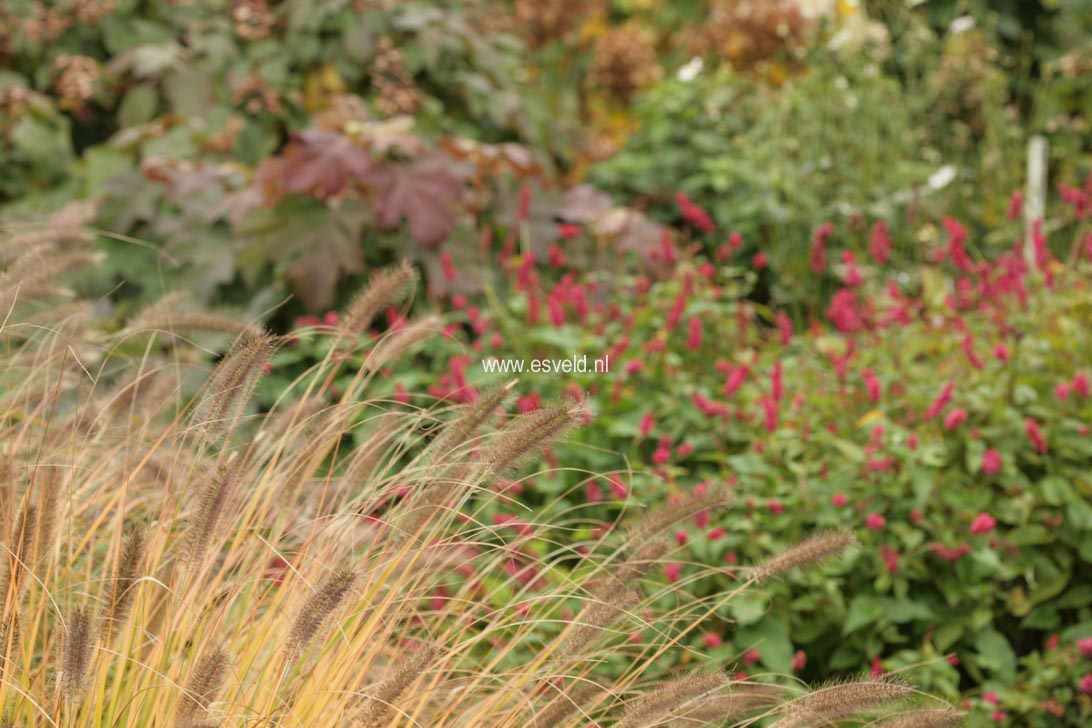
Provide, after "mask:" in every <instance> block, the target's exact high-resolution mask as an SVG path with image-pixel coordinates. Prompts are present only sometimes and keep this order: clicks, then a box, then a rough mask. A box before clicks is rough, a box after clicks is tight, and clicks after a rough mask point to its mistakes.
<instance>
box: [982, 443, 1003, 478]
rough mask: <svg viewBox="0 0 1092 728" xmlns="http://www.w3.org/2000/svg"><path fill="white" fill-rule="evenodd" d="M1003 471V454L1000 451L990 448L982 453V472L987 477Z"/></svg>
mask: <svg viewBox="0 0 1092 728" xmlns="http://www.w3.org/2000/svg"><path fill="white" fill-rule="evenodd" d="M1000 469H1001V453H1000V452H999V451H998V450H995V449H993V448H990V449H989V450H987V451H986V452H984V453H982V472H983V473H986V474H987V475H991V474H993V473H996V472H997V471H998V470H1000Z"/></svg>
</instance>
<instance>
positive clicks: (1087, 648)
mask: <svg viewBox="0 0 1092 728" xmlns="http://www.w3.org/2000/svg"><path fill="white" fill-rule="evenodd" d="M1077 649H1078V650H1079V651H1080V653H1081V655H1083V656H1084V657H1092V637H1085V638H1084V639H1080V640H1077Z"/></svg>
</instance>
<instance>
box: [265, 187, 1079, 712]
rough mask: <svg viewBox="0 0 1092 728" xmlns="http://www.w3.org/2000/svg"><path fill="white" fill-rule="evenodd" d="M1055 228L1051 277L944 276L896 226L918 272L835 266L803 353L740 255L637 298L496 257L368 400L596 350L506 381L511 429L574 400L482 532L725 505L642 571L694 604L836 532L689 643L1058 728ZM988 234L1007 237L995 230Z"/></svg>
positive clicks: (1071, 659)
mask: <svg viewBox="0 0 1092 728" xmlns="http://www.w3.org/2000/svg"><path fill="white" fill-rule="evenodd" d="M1081 195H1082V196H1081V197H1080V199H1081V200H1084V202H1080V200H1076V201H1077V202H1078V203H1079V204H1078V209H1077V214H1078V215H1083V216H1086V215H1087V209H1088V208H1087V195H1088V191H1087V190H1086V191H1085V192H1083V193H1081ZM1082 205H1083V206H1082ZM1076 222H1077V219H1075V218H1074V216H1073V212H1072V211H1067V212H1065V213H1064V214H1062V213H1061V211H1059V216H1058V217H1057V218H1055V219H1052V221H1051V225H1052V226H1054V227H1056V228H1058V230H1059V232H1057V233H1055V237H1059V238H1061V239H1062V240H1063V241H1068V240H1072V241H1073V245H1074V248H1073V250H1072V251H1071V252H1072V254H1073V256H1074V257H1073V258H1072V260H1073V261H1074V262H1073V263H1071V264H1070V265H1065V264H1063V263H1062V262H1060V261H1059V260H1057V259H1056V258H1055V257H1054V256H1053V255H1052V254H1051V253H1050V252H1049V250H1048V247H1047V245H1046V243H1047V241H1046V240H1041V242H1040V245H1039V247H1038V248H1037V249H1038V251H1039V252H1038V253H1037V262H1036V263H1035V264H1033V265H1032V266H1031V267H1030V268H1029V267H1028V266H1027V265H1026V264H1025V263H1024V262H1023V256H1022V253H1021V252H1020V251H1019V250H1017V251H1015V252H1009V253H1006V254H1004V255H1002V256H1000V257H999V258H997V259H994V260H989V259H983V258H980V257H977V256H976V257H974V258H972V257H970V256H969V254H968V252H967V251H968V250H972V249H973V248H972V246H973V244H974V243H975V240H974V238H969V237H968V236H967V231H966V230H965V229H964V228H963V227H962V226H961V225H959V223H957V222H956V221H954V220H953V219H951V218H948V219H945V220H944V221H942V223H943V224H941V225H934V224H933V223H931V222H928V221H922V222H919V225H918V228H917V229H911V230H910V231H908V234H912V235H913V236H915V237H917V236H922V235H924V236H925V237H926V239H929V240H931V241H932V242H931V243H930V249H929V251H928V256H927V257H928V259H929V261H928V262H923V263H922V264H921V265H919V266H916V267H913V268H909V269H899V268H893V267H891V266H890V265H882V264H877V263H875V262H869V263H868V264H864V263H861V264H860V265H859V266H858V267H857V268H856V271H857V275H859V276H860V279H859V280H857V279H855V278H853V277H852V276H851V274H850V273H848V272H847V270H846V269H845V268H843V269H839V273H840V275H842V276H843V278H844V279H845V282H844V283H843V286H842V287H841V288H839V289H838V290H837V291H836V292H835V293H834V294H833V296H832V297H831V298H830V299H829V300H828V303H827V306H826V308H825V310H824V311H823V314H822V320H820V319H819V318H817V319H816V320H813V321H811V322H810V323H809V324H808V325H807V327H806V328H805V329H804V330H800V326H799V325H797V326H794V325H793V324H792V322H791V319H789V317H787V316H785V315H784V314H783V312H779V311H777V310H774V309H767V308H765V307H762V306H758V305H756V304H754V303H750V302H748V301H747V300H746V296H747V294H748V293H749V291H750V289H751V287H752V286H753V285H754V282H755V280H756V278H758V277H759V276H761V275H762V273H761V272H760V271H759V272H758V273H757V274H756V271H755V270H753V266H752V264H750V263H747V262H744V261H740V260H739V258H738V255H739V253H735V256H736V257H734V258H729V259H728V260H726V261H723V262H722V263H720V264H714V263H713V262H711V261H709V260H706V259H704V258H703V257H698V258H696V259H694V258H690V257H689V256H687V255H685V254H684V253H681V252H679V251H676V250H673V249H672V248H671V247H670V246H667V247H665V249H664V250H663V251H662V254H663V257H662V258H661V261H662V260H664V259H671V258H672V257H674V256H679V257H678V260H677V261H676V263H675V264H674V265H672V266H669V268H670V269H671V270H672V271H673V272H672V273H671V274H670V275H669V276H668V277H666V278H664V279H662V280H659V281H653V280H651V279H647V278H644V277H637V278H623V279H621V280H619V279H617V278H610V277H604V276H600V277H596V276H594V275H592V276H590V277H585V276H580V275H579V274H577V273H576V272H575V270H574V269H572V268H571V267H570V264H569V262H568V261H567V259H566V255H567V252H568V251H569V249H570V247H571V246H573V245H574V243H573V242H571V241H564V240H560V239H559V241H558V243H557V244H556V246H555V248H554V249H553V250H552V251H551V255H550V257H549V259H548V261H544V263H548V265H545V266H542V265H536V264H534V262H533V259H531V258H529V257H528V256H526V255H524V256H522V257H520V256H518V255H517V256H509V257H507V258H506V256H505V253H504V252H502V253H501V257H500V262H501V265H502V266H504V267H505V269H506V270H508V271H509V279H508V283H507V284H503V285H502V286H501V291H507V293H502V294H501V295H500V296H499V297H497V298H495V299H494V305H492V306H488V307H486V308H485V309H482V310H479V309H478V308H477V307H475V306H473V305H472V302H467V301H466V300H464V297H461V296H456V297H455V298H454V299H452V301H451V303H453V304H454V306H455V307H456V309H457V312H456V313H454V322H459V323H460V324H461V328H462V329H463V330H464V331H466V332H467V333H468V334H469V337H468V339H463V338H462V336H461V335H459V336H457V337H456V338H455V339H454V340H452V341H451V342H450V343H449V344H448V345H447V351H446V353H445V352H443V351H441V349H442V348H443V347H435V348H433V349H432V350H430V352H428V358H429V359H430V360H432V361H433V362H434V363H433V364H432V365H431V367H430V368H432V369H433V370H434V369H435V367H437V366H440V367H444V368H446V370H447V371H446V373H445V374H444V375H443V376H441V378H440V379H439V380H438V381H437V380H435V379H430V378H429V377H428V375H426V374H425V371H427V369H423V370H414V371H390V372H389V375H390V380H389V381H390V385H389V386H390V387H391V388H390V390H389V395H390V396H391V397H393V398H395V399H398V400H400V401H413V393H414V392H418V391H421V390H422V389H423V388H425V387H426V386H427V387H429V393H430V394H431V395H439V396H445V397H449V398H451V399H453V400H455V401H460V400H462V399H465V398H466V397H467V396H468V395H469V392H470V391H471V389H473V388H477V387H480V386H482V384H483V382H487V381H490V380H492V379H495V378H496V377H499V376H502V375H500V374H492V375H490V374H488V373H487V372H486V371H485V368H484V366H483V364H482V361H484V360H486V359H490V358H492V357H501V358H515V359H517V360H520V361H523V362H525V364H526V363H527V362H529V361H530V360H531V359H533V358H544V359H562V358H565V357H568V356H571V355H573V354H577V355H583V354H587V356H588V358H589V361H591V360H594V358H596V357H600V356H604V355H607V354H609V355H610V357H611V360H610V361H611V371H610V374H609V375H607V376H604V375H602V374H595V373H587V374H574V375H572V376H564V377H558V376H557V375H556V374H553V375H551V374H539V375H537V376H536V375H535V374H529V373H525V374H523V375H522V377H521V378H522V379H523V381H527V382H533V383H535V384H536V390H537V391H536V393H535V394H534V395H531V396H527V397H524V398H523V399H521V401H520V405H521V407H522V408H524V409H528V410H530V409H534V408H535V407H537V406H539V403H540V402H545V401H548V400H550V399H551V398H553V397H556V396H558V395H560V394H561V393H562V391H563V390H564V391H573V390H574V388H575V390H576V391H583V392H585V393H586V394H588V395H589V396H590V397H591V401H592V402H593V404H594V406H595V408H596V410H597V417H596V419H595V421H594V422H593V423H592V424H591V425H590V426H589V429H588V430H587V432H586V434H585V435H584V436H583V437H582V438H581V439H580V440H579V441H577V442H572V443H566V444H561V445H559V446H557V452H556V456H557V461H558V462H566V463H569V464H571V465H573V466H574V467H573V470H571V471H568V472H566V473H565V474H561V475H558V474H550V475H542V476H533V477H530V478H528V479H525V480H521V481H519V482H518V483H515V484H513V485H512V486H511V487H510V492H511V493H512V494H514V495H517V496H518V499H519V505H517V504H513V506H512V507H511V508H506V507H504V506H503V505H501V504H496V503H495V504H493V508H487V509H486V510H487V513H488V514H490V515H491V516H492V517H493V518H495V519H497V520H498V522H504V521H505V519H508V518H514V517H521V518H522V517H529V516H523V515H522V512H521V509H522V508H523V507H525V506H530V507H532V509H541V508H546V509H547V510H548V512H549V513H551V514H553V515H557V514H559V513H560V514H566V513H571V514H572V519H573V528H574V531H573V534H575V536H576V537H577V538H579V537H580V535H581V534H582V533H583V532H582V530H581V527H580V523H581V521H582V520H583V516H582V515H581V514H583V513H597V514H602V511H604V510H605V511H606V512H607V513H612V512H613V513H621V512H624V511H625V510H626V509H627V508H628V506H629V504H630V503H631V502H633V501H637V502H641V503H648V502H656V501H659V500H661V499H664V498H671V497H672V494H679V493H684V492H689V491H691V490H693V489H695V488H701V487H704V484H709V483H717V484H719V483H724V482H727V483H729V484H731V485H732V487H733V488H734V489H735V490H736V492H737V495H738V498H737V502H736V505H735V506H734V507H732V508H729V509H728V510H727V511H726V512H725V513H724V514H723V515H722V516H720V517H715V518H713V519H704V518H698V519H696V520H695V522H694V523H692V524H690V526H689V527H687V528H685V529H682V530H680V531H679V533H678V534H677V539H678V543H679V544H681V545H684V546H685V547H686V548H685V550H684V553H683V554H682V555H680V556H679V558H678V560H677V563H675V564H674V565H672V566H670V567H669V568H667V569H665V570H664V573H663V574H662V578H663V579H665V580H666V581H674V580H682V581H683V582H685V581H687V578H688V574H690V573H691V571H690V566H688V562H695V563H704V564H711V563H712V564H721V565H723V566H724V567H725V568H726V569H727V571H726V573H725V575H724V576H723V577H722V578H719V579H712V580H708V579H707V580H702V581H699V582H697V583H695V584H694V585H692V587H693V588H694V589H696V590H697V592H698V593H705V594H715V593H718V592H720V591H722V590H724V589H726V588H729V587H730V585H731V584H732V582H733V572H734V570H735V569H738V568H742V567H744V566H745V565H746V564H747V563H751V562H754V561H757V560H760V559H762V558H763V557H764V556H765V555H766V554H768V553H769V552H770V551H771V550H773V549H775V548H777V547H778V546H779V545H781V544H784V543H788V542H791V541H793V540H794V539H796V538H799V537H800V536H801V535H802V534H803V533H805V532H806V531H808V530H812V529H814V528H816V527H820V528H823V527H836V526H843V527H844V526H851V525H852V526H857V527H862V528H863V529H864V530H865V533H866V534H867V535H866V536H865V537H864V538H863V539H862V540H863V547H862V548H861V549H860V551H859V552H858V553H857V555H856V556H855V557H854V558H852V559H850V560H849V561H848V562H847V564H846V567H845V568H844V569H841V570H839V571H838V572H837V573H836V574H834V575H833V576H831V575H830V573H829V572H828V573H825V574H819V573H815V574H807V575H804V576H802V577H800V579H799V580H797V581H791V582H788V583H785V584H781V585H775V586H773V587H771V589H770V594H775V593H776V594H779V595H780V596H782V597H787V599H784V600H783V602H782V603H783V604H784V605H785V606H783V607H771V606H770V602H769V601H768V599H767V598H766V597H757V598H754V599H751V600H744V601H742V602H737V603H736V605H735V606H734V607H733V608H732V609H730V610H723V611H721V612H718V613H716V614H715V615H711V618H710V620H709V621H708V623H707V624H706V625H704V627H703V628H704V629H705V630H706V633H705V634H704V635H703V636H700V637H699V636H695V638H694V647H695V648H697V649H703V650H707V651H710V652H712V653H713V654H724V655H728V654H742V653H745V652H748V651H750V650H752V649H753V650H755V651H754V652H748V654H749V657H748V658H747V660H746V661H745V662H747V661H750V662H753V663H754V667H753V669H754V670H772V671H777V672H785V671H792V670H796V671H798V672H800V673H801V674H802V675H803V676H806V677H808V678H824V677H830V676H832V675H837V674H840V673H843V672H852V671H853V670H854V669H855V668H857V667H859V666H860V665H862V664H869V663H872V664H873V666H874V668H875V669H877V670H904V669H905V670H909V671H910V672H911V673H912V674H913V675H915V679H918V680H921V681H922V682H923V683H924V684H927V685H929V686H930V688H931V689H934V690H938V691H942V692H944V693H946V694H949V695H952V696H956V695H958V694H960V693H963V694H964V695H967V696H968V699H969V700H970V701H971V703H970V705H971V706H972V707H974V708H975V716H976V717H975V720H976V721H978V720H979V719H981V721H983V722H986V723H989V722H990V720H991V718H990V716H991V715H992V714H993V713H994V712H996V711H998V710H1000V711H1004V712H1006V713H1008V714H1009V715H1010V716H1012V717H1013V719H1014V720H1018V721H1019V722H1020V723H1021V724H1025V725H1036V726H1055V725H1059V724H1064V725H1072V726H1078V725H1083V724H1084V722H1085V721H1086V720H1087V719H1088V717H1089V710H1090V707H1092V706H1090V705H1089V702H1088V698H1087V696H1084V695H1083V694H1082V692H1081V686H1080V684H1079V682H1080V680H1081V679H1082V677H1083V675H1084V672H1086V670H1082V666H1081V665H1079V664H1077V663H1076V662H1075V659H1077V658H1076V655H1077V649H1076V647H1075V644H1076V640H1077V639H1079V638H1084V637H1087V636H1089V635H1092V612H1090V611H1089V608H1088V602H1089V595H1090V594H1092V580H1090V578H1089V576H1090V573H1092V572H1090V564H1092V551H1090V550H1089V545H1088V539H1087V538H1086V536H1087V533H1088V530H1089V529H1090V528H1092V509H1090V508H1089V488H1090V487H1092V486H1090V483H1089V481H1088V478H1087V474H1086V473H1085V472H1084V465H1085V464H1086V463H1087V462H1088V459H1089V457H1092V434H1090V422H1092V396H1090V394H1089V386H1090V385H1089V377H1092V371H1090V370H1089V368H1088V362H1089V361H1092V340H1090V339H1089V337H1088V331H1087V327H1085V326H1083V325H1082V322H1083V321H1085V320H1087V319H1088V317H1089V315H1090V314H1092V288H1090V282H1089V277H1088V276H1089V270H1090V268H1089V261H1090V254H1092V250H1089V249H1088V246H1089V244H1090V242H1089V241H1090V238H1089V231H1088V228H1087V225H1086V224H1084V225H1083V226H1081V225H1080V224H1075V223H1076ZM562 232H564V233H565V234H566V235H571V234H572V231H571V230H567V229H566V230H563V231H562ZM997 232H998V233H999V234H1006V235H1008V236H1009V237H1010V239H1011V238H1016V237H1018V232H1019V227H1018V226H1015V225H1009V226H1006V227H1004V228H1003V229H1001V230H999V231H997ZM838 252H839V251H837V250H835V249H833V248H832V249H831V250H829V251H828V252H827V254H828V256H829V258H830V260H837V259H838V258H839V256H838ZM938 259H939V260H940V261H942V262H932V261H934V260H938ZM392 320H394V321H395V322H396V324H397V319H392ZM794 329H795V331H794ZM455 331H457V330H453V333H454V332H455ZM468 344H469V347H468V346H467V345H468ZM300 347H302V348H297V349H296V350H293V351H289V352H286V353H285V355H284V356H285V358H284V359H282V360H281V362H280V363H279V366H281V367H283V374H282V375H283V376H287V377H291V376H292V371H293V361H298V360H300V359H301V357H302V359H303V360H304V361H306V360H308V359H309V358H310V357H311V356H313V354H309V353H308V350H307V347H308V345H307V343H306V341H304V342H301V344H300ZM437 359H438V360H437ZM275 376H276V375H275ZM619 453H621V454H622V455H624V456H625V458H626V460H627V462H628V463H629V464H630V471H629V472H625V471H623V472H618V473H617V474H616V475H615V476H613V477H608V478H595V477H591V478H589V476H588V475H586V474H587V473H597V472H603V471H604V470H609V469H612V468H616V467H617V462H618V460H617V459H618V454H619ZM535 518H536V519H537V518H538V516H535ZM558 537H561V536H558ZM839 595H844V596H839ZM995 694H996V695H997V696H999V697H998V698H997V699H996V700H995V698H994V695H995ZM995 702H996V703H997V704H996V705H995V704H994V703H995ZM1059 711H1060V712H1059ZM1063 718H1064V720H1063ZM1059 721H1062V722H1061V723H1059Z"/></svg>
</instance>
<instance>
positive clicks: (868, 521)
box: [865, 513, 887, 531]
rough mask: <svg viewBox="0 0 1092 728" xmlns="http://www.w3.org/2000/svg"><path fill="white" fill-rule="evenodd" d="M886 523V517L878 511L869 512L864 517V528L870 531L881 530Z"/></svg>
mask: <svg viewBox="0 0 1092 728" xmlns="http://www.w3.org/2000/svg"><path fill="white" fill-rule="evenodd" d="M886 525H887V519H886V518H884V517H883V516H882V515H880V514H879V513H869V514H868V516H867V517H866V518H865V528H867V529H868V530H870V531H882V530H883V529H884V526H886Z"/></svg>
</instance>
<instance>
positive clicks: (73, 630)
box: [57, 607, 92, 699]
mask: <svg viewBox="0 0 1092 728" xmlns="http://www.w3.org/2000/svg"><path fill="white" fill-rule="evenodd" d="M91 635H92V629H91V614H90V613H89V612H88V611H87V610H86V609H83V608H82V607H81V608H78V609H76V610H74V611H73V612H72V613H71V614H69V615H68V619H67V620H66V621H65V625H64V637H63V638H62V640H61V658H60V663H61V664H60V670H59V671H58V673H57V682H58V684H59V686H60V689H61V694H63V695H64V696H65V697H66V698H69V699H72V698H75V697H76V696H77V695H79V694H80V692H81V691H82V690H83V687H84V685H85V684H86V683H87V668H88V665H90V663H91V647H92V645H91Z"/></svg>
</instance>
